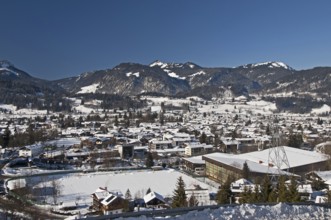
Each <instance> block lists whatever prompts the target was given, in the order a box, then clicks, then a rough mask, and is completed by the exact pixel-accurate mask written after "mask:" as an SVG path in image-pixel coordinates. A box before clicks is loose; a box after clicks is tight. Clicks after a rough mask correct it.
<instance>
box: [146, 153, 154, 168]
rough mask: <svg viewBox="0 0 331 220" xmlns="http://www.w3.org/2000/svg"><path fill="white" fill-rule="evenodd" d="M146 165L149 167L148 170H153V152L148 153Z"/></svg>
mask: <svg viewBox="0 0 331 220" xmlns="http://www.w3.org/2000/svg"><path fill="white" fill-rule="evenodd" d="M145 165H146V167H148V168H151V167H152V166H154V161H153V154H152V152H148V153H147V157H146V161H145Z"/></svg>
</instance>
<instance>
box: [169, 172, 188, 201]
mask: <svg viewBox="0 0 331 220" xmlns="http://www.w3.org/2000/svg"><path fill="white" fill-rule="evenodd" d="M186 199H187V198H186V194H185V183H184V180H183V178H182V177H181V176H180V177H179V178H178V179H177V184H176V189H175V191H174V195H173V197H172V207H173V208H180V207H186V206H187V200H186Z"/></svg>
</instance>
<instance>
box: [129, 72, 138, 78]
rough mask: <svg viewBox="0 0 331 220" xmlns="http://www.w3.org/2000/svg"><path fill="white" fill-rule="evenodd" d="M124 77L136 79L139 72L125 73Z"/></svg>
mask: <svg viewBox="0 0 331 220" xmlns="http://www.w3.org/2000/svg"><path fill="white" fill-rule="evenodd" d="M126 76H127V77H130V76H135V77H137V78H138V77H139V76H140V73H139V72H136V73H132V72H128V73H126Z"/></svg>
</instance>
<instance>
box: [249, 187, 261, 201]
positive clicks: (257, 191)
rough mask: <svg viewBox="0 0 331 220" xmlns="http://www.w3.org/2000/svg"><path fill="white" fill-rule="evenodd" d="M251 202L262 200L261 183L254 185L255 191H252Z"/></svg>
mask: <svg viewBox="0 0 331 220" xmlns="http://www.w3.org/2000/svg"><path fill="white" fill-rule="evenodd" d="M250 202H251V203H258V202H261V192H260V187H259V185H257V184H256V185H255V186H254V191H253V192H252V195H251V199H250Z"/></svg>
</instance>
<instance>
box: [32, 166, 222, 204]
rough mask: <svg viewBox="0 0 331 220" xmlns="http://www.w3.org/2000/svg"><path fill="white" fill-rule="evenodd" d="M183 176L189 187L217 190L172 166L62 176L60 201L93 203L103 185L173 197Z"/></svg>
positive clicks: (137, 194)
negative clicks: (93, 195)
mask: <svg viewBox="0 0 331 220" xmlns="http://www.w3.org/2000/svg"><path fill="white" fill-rule="evenodd" d="M180 176H182V178H183V180H184V182H185V184H186V186H187V187H192V186H193V185H200V186H201V188H204V189H208V190H209V192H214V193H215V192H217V188H215V187H212V186H210V185H207V184H206V183H203V182H201V181H199V180H197V179H194V178H192V177H190V176H187V175H185V174H183V173H180V172H178V171H175V170H172V169H169V170H162V171H151V170H148V171H123V172H120V171H118V172H100V173H99V172H98V173H87V174H68V175H63V176H58V177H57V179H58V180H59V183H60V185H61V196H60V198H59V200H58V201H62V202H63V205H64V206H71V205H74V204H75V201H76V199H77V198H78V197H79V198H81V200H82V201H84V203H85V202H86V203H87V204H91V203H92V197H91V194H92V193H94V192H95V191H96V190H97V189H98V188H99V187H107V189H108V190H109V191H116V192H121V193H122V194H125V192H126V191H127V190H128V189H129V190H130V192H131V195H132V196H133V197H135V196H139V195H140V196H143V195H144V194H145V193H146V191H147V189H148V188H150V189H151V190H153V191H155V192H157V193H159V194H161V195H162V196H164V197H171V196H172V195H173V191H174V189H175V187H176V183H177V180H178V178H179V177H180ZM36 178H37V179H36V181H38V177H36ZM48 184H51V182H48ZM37 187H43V184H42V183H40V184H39V185H38V186H37ZM49 202H51V201H49ZM205 205H209V204H205Z"/></svg>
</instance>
